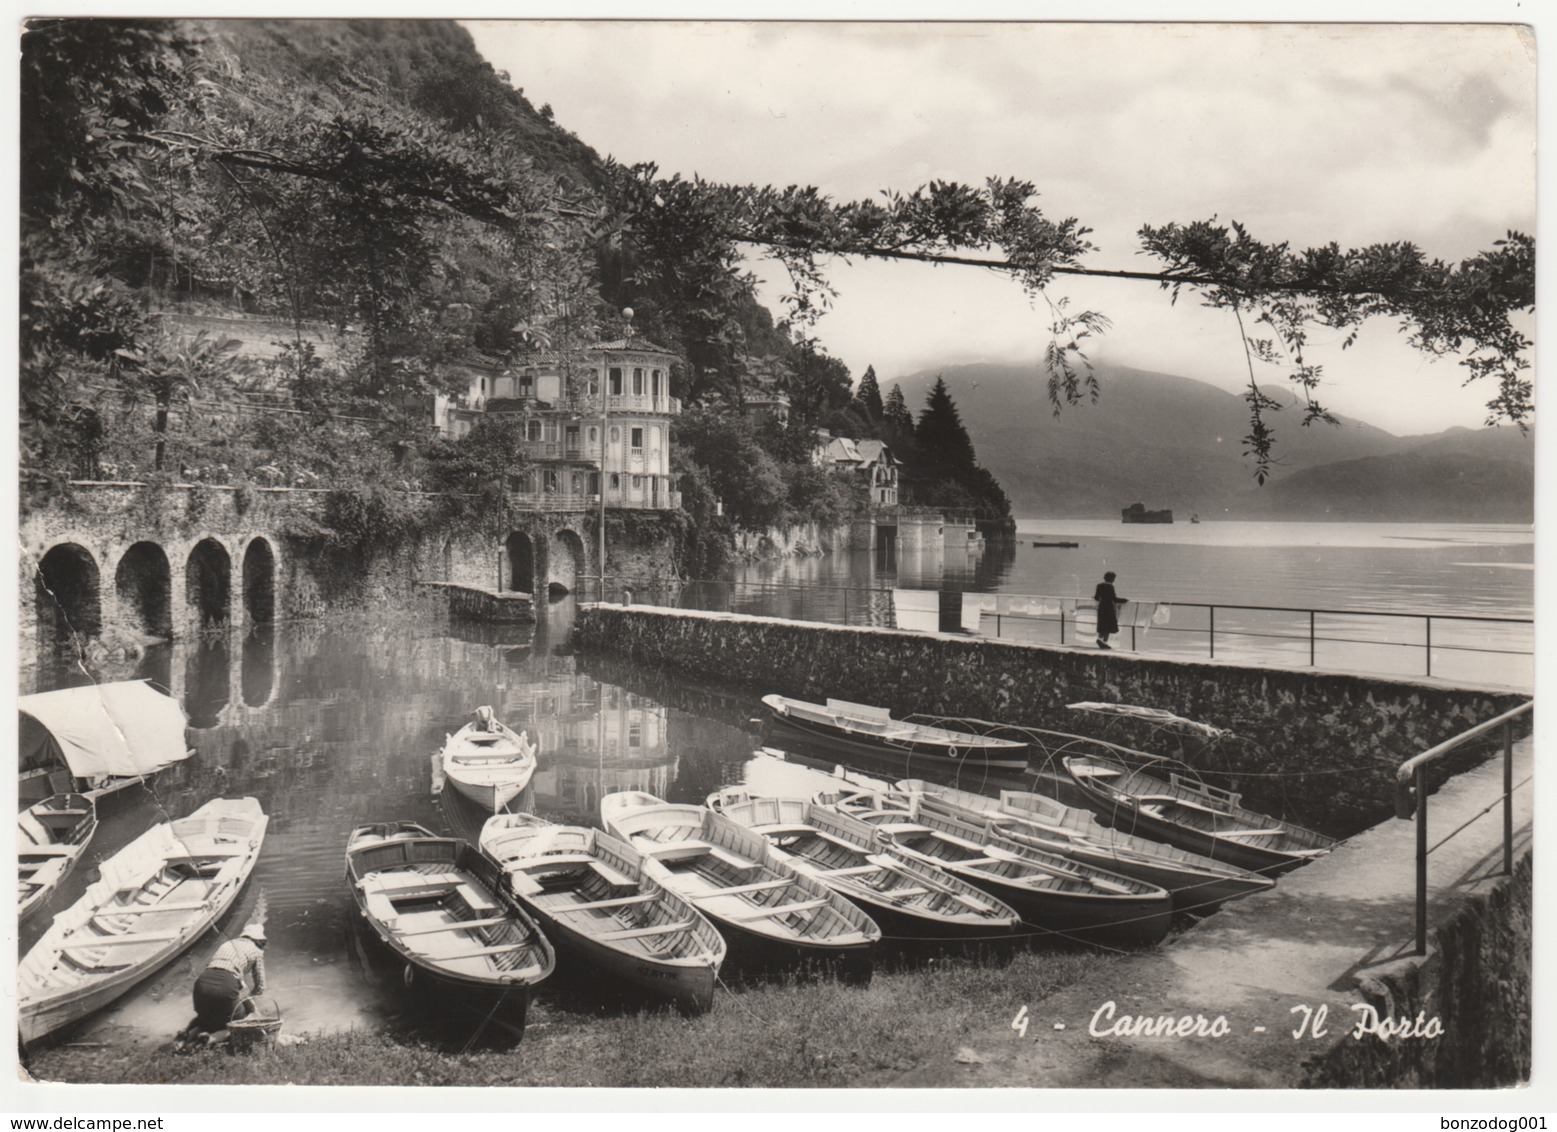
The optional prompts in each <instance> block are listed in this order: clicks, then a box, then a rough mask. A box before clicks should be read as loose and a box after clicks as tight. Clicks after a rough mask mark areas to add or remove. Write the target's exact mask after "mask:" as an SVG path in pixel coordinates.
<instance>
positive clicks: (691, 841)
mask: <svg viewBox="0 0 1557 1132" xmlns="http://www.w3.org/2000/svg"><path fill="white" fill-rule="evenodd" d="M600 819H601V822H602V824H603V825H604V826H605V827H606V830H607V831H608V832H610V833H612V834H614V835H615V836H616V837H618V838H620V839H621V840H623V841H626V842H628V843H629V844H631V845H632V847H633V848H634V849H636V850H638V852H639V853H641V854H642V855H643V856H644V857H645V858H646V862H645V866H644V869H645V872H646V873H647V874H648V875H649V876H650V877H653V878H654V879H655V880H657V881H659V882H660V883H661V884H662V885H664V886H665V887H666V888H669V889H670V890H671V891H673V892H676V893H678V894H679V895H681V896H683V897H685V898H686V900H687V901H688V902H689V903H690V904H691V905H692V906H693V907H694V908H696V909H697V910H698V911H700V912H702V913H703V915H705V916H707V917H708V918H709V919H710V920H712V921H713V923H714V926H715V927H717V928H718V929H719V931H720V933H721V934H722V935H723V936H724V937H725V940H726V941H727V942H728V943H729V944H730V946H731V949H732V957H733V952H734V949H736V948H740V949H741V950H742V951H744V952H745V953H746V956H745V957H746V958H748V959H750V960H753V961H768V960H777V961H780V962H784V963H793V962H801V963H805V962H821V963H824V964H828V965H833V966H836V967H837V968H838V970H839V973H840V974H841V975H843V976H845V977H848V978H851V979H854V980H858V981H866V980H868V979H869V978H870V973H871V970H872V967H873V965H874V957H873V953H874V951H875V947H876V944H877V942H878V941H879V940H880V939H881V929H880V928H879V927H877V926H876V923H875V921H873V920H872V919H871V918H870V917H869V916H867V915H865V913H863V912H861V911H860V910H859V909H858V908H856V907H855V906H854V905H853V904H851V903H849V901H847V900H845V899H844V898H843V897H842V896H839V895H838V894H837V893H836V892H834V891H833V890H832V889H830V888H828V887H827V886H826V885H824V884H823V883H822V882H821V881H819V880H817V879H815V878H814V877H811V876H808V875H806V874H804V873H801V872H798V871H796V870H795V868H794V867H793V866H792V865H790V864H789V862H787V861H785V860H784V859H783V858H781V857H780V856H779V855H778V854H776V853H774V852H773V850H772V848H771V847H770V846H769V845H768V841H767V838H765V837H763V836H762V835H761V834H758V833H754V832H753V831H752V830H749V829H746V828H745V827H743V826H741V825H738V824H737V823H735V822H733V821H731V820H730V819H729V818H727V817H725V816H724V815H722V814H716V813H714V812H713V811H712V810H709V809H706V808H704V807H702V806H687V805H673V804H671V803H668V802H664V801H662V800H661V799H659V798H656V797H655V796H654V795H652V794H645V793H641V792H639V791H624V792H622V793H618V794H608V795H606V796H605V797H604V798H602V799H600Z"/></svg>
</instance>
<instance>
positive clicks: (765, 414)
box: [742, 393, 789, 428]
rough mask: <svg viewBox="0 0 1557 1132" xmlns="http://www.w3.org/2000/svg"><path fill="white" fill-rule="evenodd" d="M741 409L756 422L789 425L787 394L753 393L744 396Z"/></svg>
mask: <svg viewBox="0 0 1557 1132" xmlns="http://www.w3.org/2000/svg"><path fill="white" fill-rule="evenodd" d="M742 411H743V412H744V413H745V414H746V419H747V420H749V421H753V422H755V423H757V424H767V423H769V422H773V423H776V424H778V425H779V427H780V428H786V427H788V425H789V394H787V393H754V394H750V395H748V396H747V397H746V399H745V403H744V407H743V409H742Z"/></svg>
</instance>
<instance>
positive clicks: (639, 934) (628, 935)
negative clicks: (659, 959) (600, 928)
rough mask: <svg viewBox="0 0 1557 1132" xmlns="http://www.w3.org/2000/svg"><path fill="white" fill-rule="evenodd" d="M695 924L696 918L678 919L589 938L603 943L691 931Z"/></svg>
mask: <svg viewBox="0 0 1557 1132" xmlns="http://www.w3.org/2000/svg"><path fill="white" fill-rule="evenodd" d="M696 926H697V921H696V920H680V921H678V922H676V923H674V924H661V925H659V926H658V927H652V928H627V929H625V930H623V931H619V932H604V933H602V934H600V935H597V936H592V937H591V938H593V939H597V940H600V941H601V942H603V943H611V942H614V941H616V940H620V939H642V938H643V937H645V936H651V935H671V934H673V933H675V932H685V931H691V930H692V929H693V928H695V927H696Z"/></svg>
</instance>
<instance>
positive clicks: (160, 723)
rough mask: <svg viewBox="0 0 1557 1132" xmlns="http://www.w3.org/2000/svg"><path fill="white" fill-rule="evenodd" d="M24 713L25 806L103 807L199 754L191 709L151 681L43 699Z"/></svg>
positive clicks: (22, 703) (28, 701)
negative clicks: (187, 728)
mask: <svg viewBox="0 0 1557 1132" xmlns="http://www.w3.org/2000/svg"><path fill="white" fill-rule="evenodd" d="M17 706H18V707H19V708H20V709H21V711H20V724H21V727H20V755H21V760H20V761H21V779H20V782H19V783H18V789H19V795H18V796H19V797H20V798H21V800H22V801H24V802H28V803H31V802H35V801H39V800H40V799H42V798H44V797H46V796H47V795H49V794H54V793H62V792H74V793H79V794H85V795H86V796H87V797H89V798H91V799H93V800H94V801H96V800H98V799H101V798H104V797H106V796H108V795H111V794H114V793H117V792H118V791H120V790H124V789H126V788H127V787H130V786H135V785H137V784H139V783H142V782H145V781H146V779H147V778H149V777H150V776H151V775H153V774H155V773H156V772H157V771H159V770H161V769H162V768H163V767H165V766H168V765H170V764H172V763H175V762H178V761H179V760H180V759H185V758H188V757H189V756H190V755H192V754H194V752H193V751H192V750H191V749H190V747H189V745H188V744H187V743H186V742H185V741H184V723H185V720H184V709H183V708H182V707H180V706H179V702H178V701H177V700H176V699H174V698H173V697H172V696H169V695H167V694H166V693H164V692H161V691H158V690H157V689H156V688H154V687H153V686H152V685H151V684H150V682H148V681H145V680H119V681H110V682H105V683H100V684H87V685H84V686H82V687H79V688H61V689H59V690H57V691H53V692H40V693H38V694H37V695H32V696H23V697H22V698H21V699H20V700H19V701H18V704H17Z"/></svg>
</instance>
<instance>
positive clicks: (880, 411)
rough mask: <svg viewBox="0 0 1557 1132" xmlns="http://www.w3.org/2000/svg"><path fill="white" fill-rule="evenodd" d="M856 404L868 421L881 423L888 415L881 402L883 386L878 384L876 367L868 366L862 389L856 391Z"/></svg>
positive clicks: (861, 381)
mask: <svg viewBox="0 0 1557 1132" xmlns="http://www.w3.org/2000/svg"><path fill="white" fill-rule="evenodd" d="M854 404H855V406H857V407H858V408H859V410H860V414H861V415H862V416H863V417H864V418H865V419H866V420H867V421H879V420H881V419H882V417H883V416H884V415H885V413H886V407H885V406H884V405H883V404H882V402H881V386H880V385H879V384H877V382H876V367H875V366H866V367H865V376H864V377H862V378H860V387H859V388H858V389H856V390H855V391H854Z"/></svg>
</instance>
